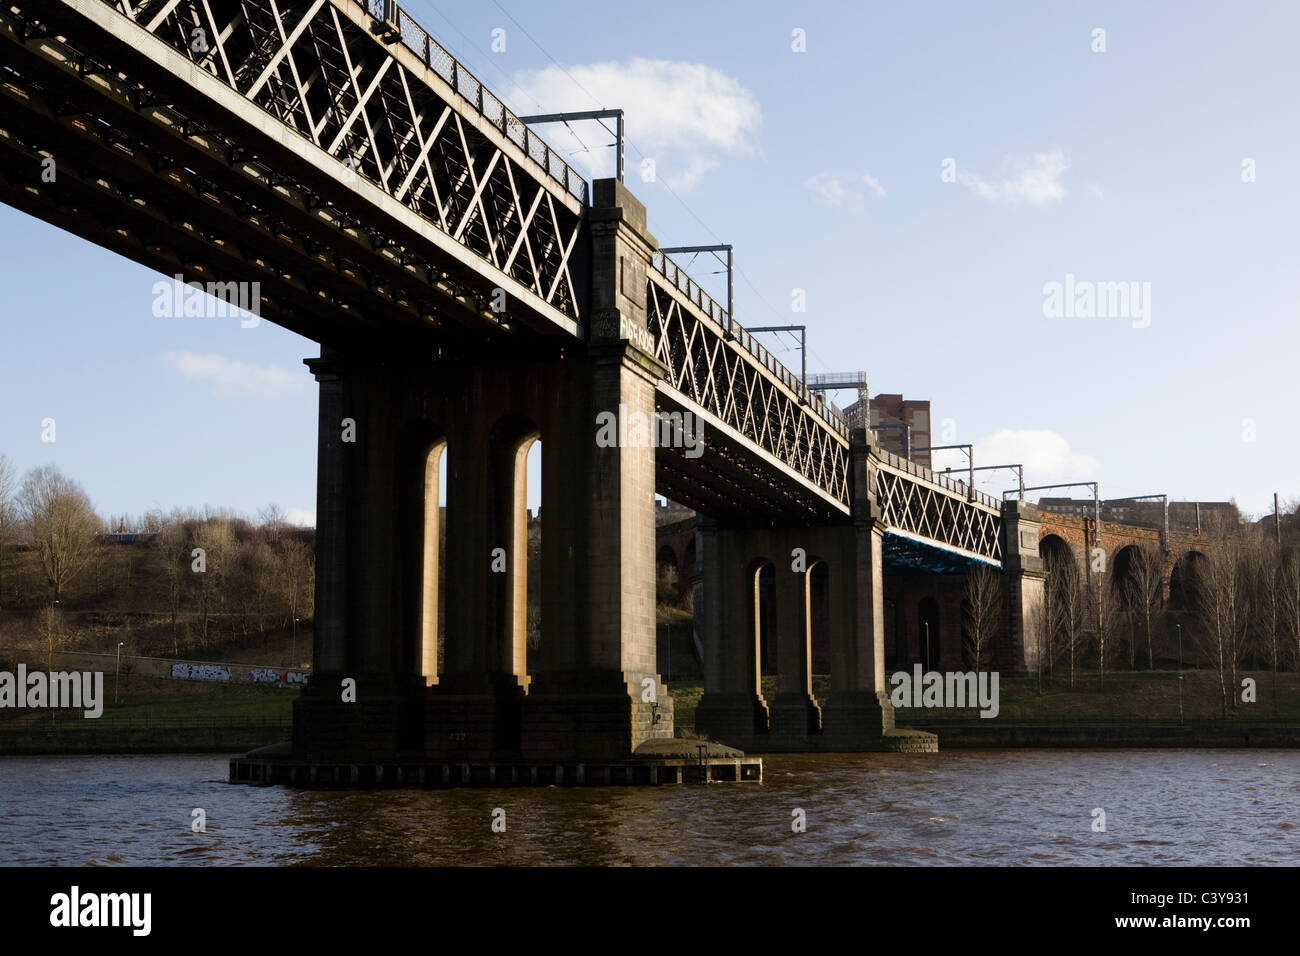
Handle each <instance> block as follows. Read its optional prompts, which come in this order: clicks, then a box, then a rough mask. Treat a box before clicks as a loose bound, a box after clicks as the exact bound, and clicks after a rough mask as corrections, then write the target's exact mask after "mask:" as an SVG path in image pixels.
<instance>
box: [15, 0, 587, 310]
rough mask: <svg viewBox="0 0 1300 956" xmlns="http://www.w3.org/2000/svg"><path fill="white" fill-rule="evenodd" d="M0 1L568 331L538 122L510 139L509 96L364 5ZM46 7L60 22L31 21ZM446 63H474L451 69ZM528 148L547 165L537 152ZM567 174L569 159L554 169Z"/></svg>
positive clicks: (272, 177) (74, 51)
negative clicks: (286, 161)
mask: <svg viewBox="0 0 1300 956" xmlns="http://www.w3.org/2000/svg"><path fill="white" fill-rule="evenodd" d="M6 8H7V11H8V15H11V16H13V15H16V16H17V17H18V18H19V20H20V21H21V22H22V34H23V36H24V37H29V36H31V35H33V34H36V33H40V32H46V33H50V34H56V35H57V36H58V37H59V38H60V39H61V40H66V43H67V44H68V45H69V47H70V49H69V50H68V51H67V52H68V54H69V57H70V58H75V59H80V60H81V61H82V62H83V65H84V67H85V75H86V77H87V78H89V77H91V76H94V75H95V74H105V73H108V74H111V79H112V81H113V82H115V83H117V84H119V85H120V84H126V85H128V86H131V87H133V89H132V91H131V96H132V100H133V102H134V103H135V104H137V105H138V106H139V105H142V104H147V105H149V107H150V109H151V110H152V112H154V113H158V114H161V118H163V119H165V124H166V126H167V127H168V128H169V129H170V130H176V129H181V130H183V137H184V138H186V139H188V138H189V137H191V136H195V135H197V136H199V137H204V138H205V139H206V140H207V141H208V145H215V146H217V147H218V148H224V150H225V152H226V158H227V159H228V160H230V162H231V164H232V165H235V166H240V167H242V171H243V172H244V173H245V176H246V178H253V179H259V178H260V179H262V180H264V183H263V185H265V186H266V188H269V189H271V190H275V191H277V192H280V193H284V192H286V191H287V192H290V193H293V194H295V195H296V196H299V197H302V198H303V199H304V200H305V203H306V205H308V206H309V207H310V208H311V211H312V212H313V213H314V214H315V215H316V217H317V218H318V219H329V220H332V221H333V222H334V223H337V229H338V230H339V231H342V232H344V233H347V232H349V231H350V230H351V231H354V232H356V233H359V234H361V235H367V234H369V235H370V236H371V237H372V240H373V241H372V243H371V244H372V245H374V246H375V247H376V248H375V249H374V252H375V253H377V254H380V255H383V256H385V257H386V258H388V259H390V260H395V261H396V262H397V263H399V267H400V268H403V269H406V270H408V271H410V268H411V267H412V266H414V267H415V270H417V271H421V270H422V271H423V272H425V273H426V274H427V276H428V284H431V285H432V284H440V285H441V286H445V287H446V288H447V289H449V290H451V291H452V294H453V295H455V296H457V297H459V298H461V299H462V300H469V301H472V302H474V303H477V304H478V306H479V307H480V311H482V310H483V309H486V307H487V306H488V304H489V303H490V301H491V299H492V297H493V290H494V289H495V288H498V287H499V288H504V289H505V290H506V292H507V297H508V300H510V307H511V309H512V312H513V311H514V309H515V308H516V307H519V306H522V307H523V308H524V309H527V310H530V312H531V315H532V317H538V316H540V317H541V318H540V321H543V322H546V321H549V322H551V323H553V324H555V325H556V326H558V327H559V328H561V329H563V330H564V331H566V332H569V333H575V332H577V330H578V326H579V325H580V324H581V322H582V317H581V316H580V309H581V303H582V301H583V299H584V298H585V288H584V282H585V280H584V277H582V276H578V275H576V274H575V265H576V263H575V257H574V250H575V248H576V247H577V244H578V238H579V235H580V234H581V230H582V227H583V221H584V216H585V214H584V205H583V202H582V200H581V199H580V198H578V197H577V196H575V195H573V194H572V191H571V189H570V188H566V186H565V185H564V184H563V183H562V182H560V181H557V180H556V179H555V177H554V176H553V174H552V173H553V171H551V170H548V169H547V168H544V167H542V166H541V165H539V164H538V162H537V158H536V156H534V155H530V154H537V153H538V151H537V149H536V143H535V142H533V141H532V140H535V137H531V136H530V134H527V133H525V134H524V136H523V137H522V142H521V137H520V136H519V133H518V131H517V130H513V129H512V127H511V124H510V122H509V120H510V116H509V114H508V111H504V110H503V109H502V110H497V111H496V113H499V115H495V114H494V112H493V111H494V109H495V107H494V106H493V104H496V105H499V101H498V100H496V99H495V98H494V97H491V96H490V95H488V94H487V93H486V91H485V90H482V89H481V88H480V89H479V90H478V92H477V93H476V94H475V97H474V99H472V100H470V99H467V98H466V96H464V95H463V92H464V91H463V90H459V89H458V88H457V87H456V86H453V84H452V83H449V82H448V81H447V80H446V79H445V78H444V75H443V73H441V72H440V71H439V70H438V69H435V68H434V66H441V65H442V64H433V65H430V63H431V61H430V60H429V59H428V58H429V57H431V56H432V54H431V53H429V52H428V50H429V49H432V47H428V45H426V53H425V57H426V58H425V59H422V58H421V57H420V56H417V55H416V54H415V53H414V52H412V50H411V49H409V48H408V46H407V45H404V44H400V43H394V44H391V45H386V44H385V43H384V42H382V41H381V39H380V38H379V37H378V36H376V34H375V33H374V32H373V30H372V27H373V26H374V21H373V18H372V17H371V16H370V14H369V13H368V12H367V10H366V7H365V5H364V4H361V3H357V2H353V0H97V2H91V0H41V2H39V3H37V2H35V0H31V2H27V3H15V4H12V5H6ZM43 20H49V21H50V22H51V24H52V25H53V27H54V29H49V30H42V25H43ZM101 39H102V40H103V41H105V42H90V41H92V40H94V41H99V40H101ZM164 45H165V47H164ZM433 46H434V47H436V44H434V45H433ZM124 50H125V51H128V52H129V54H130V59H131V60H132V62H131V63H130V64H129V66H130V68H131V69H132V70H133V71H136V72H138V75H128V72H127V65H124V63H125V61H126V60H127V59H128V57H127V56H126V55H121V56H119V55H118V54H119V53H121V51H124ZM178 56H179V57H183V58H184V61H187V62H188V63H189V64H190V67H189V68H185V67H184V66H183V64H182V61H178V60H177V57H178ZM101 58H102V59H101ZM104 61H107V62H104ZM137 61H138V62H137ZM168 73H170V74H172V76H170V77H169V76H167V75H166V74H168ZM160 76H161V77H162V78H163V79H174V80H175V83H176V89H168V90H159V89H156V88H155V84H153V83H150V82H149V81H150V80H151V79H152V80H157V79H159V77H160ZM451 78H452V80H453V81H454V82H456V83H458V84H460V85H463V84H464V83H465V82H467V79H472V77H468V74H464V75H458V74H457V72H456V70H455V69H454V68H453V69H452V71H451ZM217 84H219V85H220V87H224V89H225V92H224V93H223V91H222V90H221V89H220V88H218V87H217ZM231 94H234V97H233V98H232V96H231ZM250 106H251V107H253V109H252V110H251V111H250V110H249V109H248V107H250ZM214 141H215V142H214ZM263 147H265V150H263ZM273 150H287V151H289V152H290V153H291V154H292V156H291V158H292V159H293V160H294V161H295V163H296V162H297V161H298V160H301V161H302V162H303V163H304V164H307V165H304V166H303V167H302V168H305V169H309V171H310V173H311V174H312V179H311V181H304V180H303V178H302V177H300V176H296V175H293V174H290V175H285V174H284V173H283V171H282V170H281V169H280V168H278V163H277V158H273V157H272V156H271V155H270V153H271V152H272V151H273ZM264 151H265V152H266V153H267V154H268V155H262V153H263V152H264ZM540 156H541V159H542V160H543V161H544V162H546V163H548V165H553V163H552V162H551V161H552V159H553V157H552V155H551V154H550V153H549V151H545V150H543V152H542V153H541V154H540ZM177 159H178V161H180V162H181V164H182V166H183V167H184V168H192V166H191V165H190V164H189V163H188V162H187V161H186V158H185V157H177ZM250 167H251V169H252V170H253V171H254V172H253V175H250V174H249V168H250ZM569 178H571V177H569V176H568V173H567V172H564V176H563V177H562V179H563V182H568V179H569ZM248 185H249V186H252V185H259V184H258V183H249V184H248ZM579 192H580V193H582V194H583V195H585V186H584V187H583V189H582V190H579ZM244 197H245V198H247V199H249V200H251V201H253V202H254V203H255V204H256V205H258V206H259V207H260V206H262V205H274V203H275V202H276V201H277V198H276V197H275V196H274V195H272V196H269V197H266V198H265V199H263V198H262V197H259V196H257V195H256V193H254V192H252V191H250V190H246V191H245V193H244ZM435 230H436V232H437V233H438V234H440V235H441V237H442V238H439V237H438V236H437V235H433V233H434V231H435ZM292 234H293V233H291V235H292ZM341 245H342V246H343V247H344V251H345V252H355V251H356V250H349V249H346V246H347V245H348V243H347V242H346V241H345V240H341ZM457 250H460V251H457ZM331 252H334V253H336V254H337V253H339V249H338V248H334V249H332V250H331ZM441 252H449V253H451V255H450V256H449V257H443V256H440V255H438V253H441ZM363 258H364V257H363ZM349 265H350V266H357V267H358V271H366V270H370V271H374V270H375V269H376V266H375V264H373V263H369V262H365V261H362V262H360V263H349ZM379 271H383V270H382V268H380V269H379Z"/></svg>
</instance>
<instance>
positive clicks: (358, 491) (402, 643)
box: [294, 354, 424, 758]
mask: <svg viewBox="0 0 1300 956" xmlns="http://www.w3.org/2000/svg"><path fill="white" fill-rule="evenodd" d="M309 367H311V368H312V371H313V372H314V373H315V374H316V375H317V378H318V379H319V380H320V382H321V402H320V420H319V426H318V427H319V442H318V447H319V455H318V462H317V468H318V481H317V535H318V542H319V545H318V551H317V581H316V586H317V602H318V603H317V615H318V616H317V622H318V623H317V633H318V635H319V637H318V642H319V643H318V645H317V650H316V667H315V668H313V675H312V679H311V681H310V682H309V684H308V687H307V689H306V690H305V692H304V693H303V695H302V696H301V697H300V698H299V699H298V700H297V701H295V703H294V753H295V755H296V756H310V755H313V754H328V755H329V756H330V757H331V758H333V757H339V758H343V757H346V756H363V755H364V756H372V757H373V756H376V755H379V756H395V755H401V754H415V753H418V752H419V751H420V750H421V749H422V735H423V722H422V719H421V715H420V699H421V696H422V692H423V687H424V680H423V678H422V676H421V674H420V660H419V648H418V647H417V640H416V634H415V630H414V628H413V627H412V626H410V623H411V617H412V609H411V608H409V607H407V606H406V605H405V603H404V602H405V601H407V600H408V598H410V597H411V595H408V594H406V593H405V591H406V589H405V587H404V583H403V581H404V579H403V577H402V574H401V569H400V567H399V563H398V554H399V553H400V550H401V544H400V541H399V526H400V522H399V512H400V511H401V502H403V501H404V500H406V499H407V498H408V497H409V496H408V495H407V494H406V492H407V490H408V489H407V488H406V478H407V476H405V475H404V474H403V472H402V468H401V464H402V462H401V448H400V441H399V426H400V423H401V421H402V415H401V409H400V399H399V396H400V391H401V390H400V387H399V386H397V385H396V384H395V383H396V382H398V381H400V379H401V378H402V375H403V372H402V370H400V369H397V368H394V367H392V366H390V365H388V364H387V363H385V362H384V361H382V360H381V359H379V358H377V357H375V356H373V355H371V356H363V355H353V356H351V357H349V359H348V361H347V362H346V364H344V363H340V362H339V361H337V360H336V358H335V357H334V356H330V355H328V354H326V355H325V356H322V358H321V359H319V360H312V361H309ZM420 480H421V483H422V481H423V475H421V476H420Z"/></svg>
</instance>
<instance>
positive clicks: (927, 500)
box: [875, 459, 1002, 563]
mask: <svg viewBox="0 0 1300 956" xmlns="http://www.w3.org/2000/svg"><path fill="white" fill-rule="evenodd" d="M909 465H910V463H909ZM913 470H917V471H919V468H917V466H914V465H913V466H911V469H907V470H905V469H903V468H898V467H896V466H895V465H894V464H892V463H890V462H889V461H887V460H884V459H878V460H877V467H876V486H875V495H876V499H877V502H878V503H879V505H880V509H881V520H882V521H883V522H884V523H885V525H887V526H888V527H889V529H890V531H892V532H894V533H895V534H901V535H903V536H905V537H908V538H912V539H913V540H916V541H920V542H923V543H925V544H930V545H933V546H935V547H939V548H943V549H945V550H949V551H956V552H958V553H961V554H965V555H967V556H968V557H975V558H980V559H983V560H985V561H991V562H995V563H1001V561H1002V538H1001V531H1002V513H1001V511H1000V510H999V509H998V508H997V507H995V506H993V505H991V504H990V503H989V502H987V501H985V500H982V498H979V499H976V500H973V501H972V500H970V498H969V497H968V496H967V495H965V494H962V493H960V492H958V491H956V490H954V489H951V488H947V487H944V486H943V485H942V484H940V483H938V482H934V481H929V480H927V479H926V478H925V477H924V476H922V475H920V474H914V473H913Z"/></svg>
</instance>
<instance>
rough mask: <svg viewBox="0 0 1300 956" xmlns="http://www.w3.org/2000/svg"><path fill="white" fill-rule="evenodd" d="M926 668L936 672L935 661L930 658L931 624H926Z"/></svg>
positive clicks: (927, 622)
mask: <svg viewBox="0 0 1300 956" xmlns="http://www.w3.org/2000/svg"><path fill="white" fill-rule="evenodd" d="M925 666H926V668H927V669H928V670H934V660H933V659H932V658H931V657H930V622H929V621H926V622H925Z"/></svg>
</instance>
